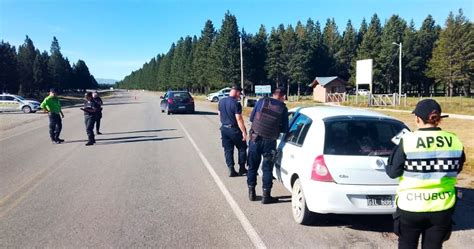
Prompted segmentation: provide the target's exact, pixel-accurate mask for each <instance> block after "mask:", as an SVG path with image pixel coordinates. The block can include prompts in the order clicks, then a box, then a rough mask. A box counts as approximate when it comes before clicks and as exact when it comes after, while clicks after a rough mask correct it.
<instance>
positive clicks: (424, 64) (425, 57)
mask: <svg viewBox="0 0 474 249" xmlns="http://www.w3.org/2000/svg"><path fill="white" fill-rule="evenodd" d="M440 31H441V27H439V25H436V24H435V21H434V19H433V17H432V16H431V15H428V16H427V17H426V18H425V20H424V21H423V24H422V25H421V28H420V30H419V31H418V32H417V38H416V44H415V49H414V51H415V52H416V54H417V56H418V57H419V58H420V61H419V62H418V68H417V71H416V73H417V76H418V77H416V78H414V80H416V81H417V82H418V84H419V87H418V92H419V93H423V94H424V95H428V94H429V91H430V88H431V87H432V86H434V80H433V78H431V77H429V76H428V75H427V73H426V72H427V71H428V62H429V61H430V60H431V58H432V57H433V49H434V46H435V42H436V41H437V40H438V38H439V33H440Z"/></svg>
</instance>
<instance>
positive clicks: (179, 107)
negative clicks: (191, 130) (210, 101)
mask: <svg viewBox="0 0 474 249" xmlns="http://www.w3.org/2000/svg"><path fill="white" fill-rule="evenodd" d="M184 108H186V106H178V109H184Z"/></svg>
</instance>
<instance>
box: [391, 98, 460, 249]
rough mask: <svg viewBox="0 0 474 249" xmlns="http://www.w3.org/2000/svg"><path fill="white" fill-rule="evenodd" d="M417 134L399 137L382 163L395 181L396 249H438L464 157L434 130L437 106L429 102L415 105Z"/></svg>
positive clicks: (449, 136)
mask: <svg viewBox="0 0 474 249" xmlns="http://www.w3.org/2000/svg"><path fill="white" fill-rule="evenodd" d="M413 114H415V116H416V119H415V120H416V125H417V126H418V130H416V131H414V132H410V133H407V134H405V135H403V136H402V138H401V140H400V143H399V144H398V146H397V147H396V148H395V150H394V152H393V153H392V155H391V156H390V157H389V159H388V165H387V167H386V173H387V175H388V176H389V177H391V178H397V177H399V178H400V184H399V186H398V189H397V199H396V203H397V211H396V213H395V214H394V215H393V217H394V231H395V234H397V235H398V236H399V238H398V248H402V249H405V248H410V249H416V248H417V247H418V243H419V238H420V236H421V237H422V241H421V246H422V248H424V249H425V248H430V249H432V248H433V249H437V248H441V247H442V244H443V242H444V241H446V240H448V239H449V237H450V234H451V230H452V215H453V213H454V208H455V204H456V197H457V196H456V189H455V184H456V178H457V175H458V174H459V173H460V172H461V170H462V167H463V164H464V161H465V154H464V149H463V145H462V143H461V141H460V140H459V138H458V137H457V136H456V135H455V134H453V133H450V132H447V131H443V130H441V128H439V127H438V125H439V123H440V121H441V118H443V117H446V116H442V115H441V106H440V105H439V104H438V103H437V102H436V101H435V100H433V99H425V100H422V101H420V102H418V104H417V105H416V108H415V110H414V111H413Z"/></svg>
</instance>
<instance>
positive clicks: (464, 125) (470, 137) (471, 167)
mask: <svg viewBox="0 0 474 249" xmlns="http://www.w3.org/2000/svg"><path fill="white" fill-rule="evenodd" d="M472 103H473V104H474V101H473V102H472ZM286 104H287V107H288V109H291V108H294V107H298V106H315V105H321V103H317V102H315V101H312V100H304V101H299V102H287V103H286ZM413 105H416V102H414V104H413ZM442 105H443V104H442ZM216 108H217V105H216ZM411 108H413V107H411ZM443 108H444V106H443ZM445 109H446V108H445ZM467 109H468V110H465V111H464V113H470V114H474V107H468V108H467ZM448 110H449V108H448ZM376 111H378V112H381V113H384V114H386V115H388V116H391V117H394V118H396V119H398V120H400V121H402V122H404V123H405V124H407V125H408V127H410V129H411V130H415V129H416V125H415V122H414V118H413V115H412V114H410V113H404V112H393V111H383V110H376ZM251 112H252V108H251V107H244V110H243V114H244V116H246V117H249V116H250V113H251ZM446 112H449V111H446ZM457 113H459V112H457ZM440 127H441V128H442V129H444V130H446V131H450V132H453V133H455V134H456V135H458V136H459V138H460V139H461V141H462V142H463V144H464V150H465V153H466V162H465V164H464V169H463V171H462V173H461V175H460V176H459V184H460V185H461V186H464V187H474V132H473V130H474V120H462V119H455V118H447V119H444V120H443V122H442V123H441V125H440Z"/></svg>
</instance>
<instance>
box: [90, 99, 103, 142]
mask: <svg viewBox="0 0 474 249" xmlns="http://www.w3.org/2000/svg"><path fill="white" fill-rule="evenodd" d="M92 97H93V98H94V102H95V103H96V104H97V112H96V113H95V130H96V134H97V135H102V133H101V132H100V120H101V119H102V105H103V104H104V102H102V99H101V98H100V97H99V93H98V92H97V91H94V92H93V93H92Z"/></svg>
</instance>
